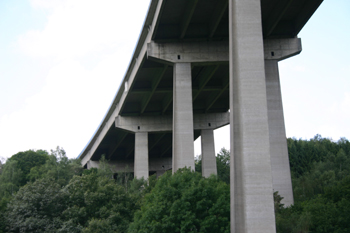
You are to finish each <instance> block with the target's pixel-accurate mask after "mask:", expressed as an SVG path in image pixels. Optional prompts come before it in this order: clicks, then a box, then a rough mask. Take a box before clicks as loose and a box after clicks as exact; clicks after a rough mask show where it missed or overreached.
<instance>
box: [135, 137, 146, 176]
mask: <svg viewBox="0 0 350 233" xmlns="http://www.w3.org/2000/svg"><path fill="white" fill-rule="evenodd" d="M134 161H135V169H134V176H135V177H136V178H138V179H140V178H142V177H143V178H144V179H146V180H147V179H148V176H149V170H148V133H147V132H142V133H135V159H134Z"/></svg>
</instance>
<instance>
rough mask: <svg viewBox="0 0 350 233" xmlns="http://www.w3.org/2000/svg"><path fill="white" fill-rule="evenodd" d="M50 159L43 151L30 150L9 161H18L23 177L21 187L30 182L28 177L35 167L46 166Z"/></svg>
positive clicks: (14, 156)
mask: <svg viewBox="0 0 350 233" xmlns="http://www.w3.org/2000/svg"><path fill="white" fill-rule="evenodd" d="M47 159H48V153H47V152H46V151H43V150H39V151H38V152H37V151H33V150H28V151H25V152H19V153H17V154H15V155H13V156H12V157H11V158H9V159H8V161H17V168H18V169H20V170H21V172H22V176H21V179H20V181H19V182H20V186H23V185H25V184H26V183H27V182H28V178H27V175H28V174H29V172H30V170H31V169H32V168H33V167H36V166H40V165H43V164H45V162H46V160H47Z"/></svg>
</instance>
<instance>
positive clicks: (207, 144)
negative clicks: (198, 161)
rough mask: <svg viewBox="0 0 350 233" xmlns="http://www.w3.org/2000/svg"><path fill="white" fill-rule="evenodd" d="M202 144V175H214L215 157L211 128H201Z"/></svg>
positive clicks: (215, 170) (215, 171) (215, 172)
mask: <svg viewBox="0 0 350 233" xmlns="http://www.w3.org/2000/svg"><path fill="white" fill-rule="evenodd" d="M201 137H202V139H201V145H202V176H204V177H209V176H210V175H211V174H214V175H216V174H217V169H216V157H215V146H214V131H213V130H212V129H205V130H201Z"/></svg>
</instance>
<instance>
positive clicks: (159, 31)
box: [79, 0, 322, 233]
mask: <svg viewBox="0 0 350 233" xmlns="http://www.w3.org/2000/svg"><path fill="white" fill-rule="evenodd" d="M321 3H322V0H152V1H151V3H150V6H149V10H148V14H147V16H146V19H145V22H144V25H143V28H142V30H141V34H140V38H139V41H138V43H137V45H136V48H135V51H134V55H133V57H132V60H131V62H130V65H129V68H128V70H127V72H126V75H125V77H124V79H123V81H122V84H121V86H120V88H119V90H118V91H117V94H116V96H115V98H114V100H113V102H112V104H111V106H110V108H109V110H108V112H107V114H106V116H105V118H104V119H103V121H102V123H101V124H100V126H99V127H98V129H97V131H96V132H95V134H94V135H93V137H92V139H91V140H90V142H89V143H88V144H87V146H86V147H85V148H84V150H83V151H82V153H81V154H80V156H79V157H80V158H81V161H82V165H83V166H84V167H86V168H90V167H95V166H98V160H99V159H100V158H101V155H105V156H106V158H107V159H108V160H110V162H111V163H112V164H113V165H114V168H115V171H116V172H118V171H123V170H124V169H125V167H129V171H130V172H134V175H135V176H136V177H138V178H141V177H144V178H148V176H149V174H154V173H156V174H157V175H161V174H162V173H164V172H165V171H166V170H170V169H172V171H173V172H174V171H176V170H177V169H179V168H182V167H185V166H187V167H191V168H192V169H194V157H193V155H194V144H193V142H194V140H195V139H196V138H198V137H199V136H201V138H202V140H201V141H202V159H203V167H202V171H203V176H209V175H210V174H212V173H214V174H215V173H216V159H215V151H214V136H213V130H214V129H217V128H219V127H222V126H224V125H228V124H230V135H231V139H230V142H231V145H230V146H231V232H261V233H262V232H266V233H267V232H268V233H271V232H275V231H276V230H275V217H274V205H273V195H272V194H273V190H274V191H278V192H279V193H280V194H281V196H283V197H284V203H285V204H286V205H291V204H293V192H292V184H291V176H290V168H289V159H288V151H287V144H286V134H285V126H284V117H283V108H282V99H281V89H280V82H279V72H278V61H280V60H283V59H286V58H289V57H291V56H294V55H297V54H299V53H300V52H301V40H300V39H299V38H297V35H298V33H299V32H300V30H301V29H302V28H303V26H304V25H305V24H306V22H307V21H308V20H309V18H310V17H311V16H312V14H313V13H314V12H315V11H316V9H317V8H318V7H319V5H320V4H321ZM135 7H137V6H135ZM122 33H123V32H121V34H122ZM124 36H127V35H124Z"/></svg>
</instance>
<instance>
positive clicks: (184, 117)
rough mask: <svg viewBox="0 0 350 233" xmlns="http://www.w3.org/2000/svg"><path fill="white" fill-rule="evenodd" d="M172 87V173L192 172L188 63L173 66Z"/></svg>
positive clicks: (192, 145) (192, 151)
mask: <svg viewBox="0 0 350 233" xmlns="http://www.w3.org/2000/svg"><path fill="white" fill-rule="evenodd" d="M173 69H174V86H173V173H174V172H176V171H177V170H178V169H179V168H183V167H185V166H186V167H191V169H192V170H194V156H193V154H194V144H193V139H194V136H193V110H192V78H191V64H190V63H175V64H174V68H173Z"/></svg>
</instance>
